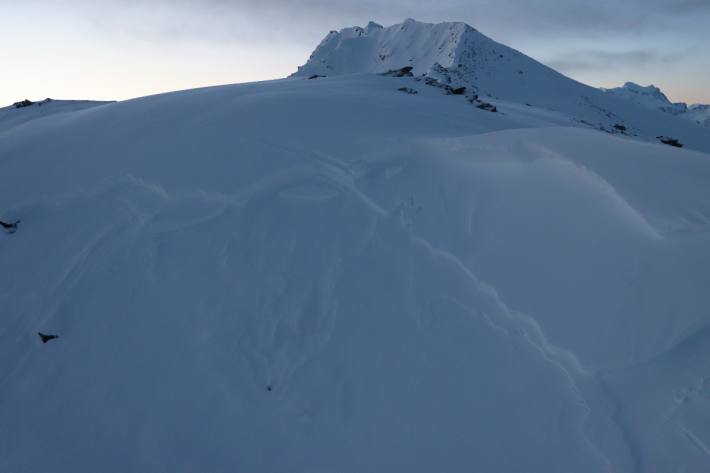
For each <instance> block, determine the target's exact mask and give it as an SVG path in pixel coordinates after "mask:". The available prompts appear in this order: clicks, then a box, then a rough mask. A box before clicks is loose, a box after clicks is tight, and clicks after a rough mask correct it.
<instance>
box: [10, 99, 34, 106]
mask: <svg viewBox="0 0 710 473" xmlns="http://www.w3.org/2000/svg"><path fill="white" fill-rule="evenodd" d="M12 105H14V106H15V108H23V107H29V106H30V105H34V102H33V101H31V100H27V99H25V100H21V101H19V102H15V103H13V104H12Z"/></svg>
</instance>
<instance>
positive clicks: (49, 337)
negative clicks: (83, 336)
mask: <svg viewBox="0 0 710 473" xmlns="http://www.w3.org/2000/svg"><path fill="white" fill-rule="evenodd" d="M37 335H39V338H40V339H42V343H47V342H48V341H50V340H54V339H55V338H59V335H50V334H46V333H42V332H37Z"/></svg>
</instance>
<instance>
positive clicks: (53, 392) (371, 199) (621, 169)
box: [0, 26, 710, 472]
mask: <svg viewBox="0 0 710 473" xmlns="http://www.w3.org/2000/svg"><path fill="white" fill-rule="evenodd" d="M370 28H371V29H373V28H377V27H376V26H371V27H370ZM378 31H379V30H378ZM380 34H382V33H380ZM437 61H438V59H437ZM387 67H389V65H388V66H387ZM310 72H311V71H309V74H310ZM360 72H364V71H360ZM307 77H310V75H308V76H307ZM307 77H301V75H299V76H297V77H294V78H290V79H284V80H278V81H270V82H263V83H254V84H241V85H230V86H222V87H213V88H205V89H195V90H189V91H182V92H175V93H170V94H163V95H157V96H152V97H145V98H140V99H135V100H130V101H125V102H119V103H112V104H104V105H98V106H94V107H91V108H87V109H84V110H78V111H71V112H66V113H55V114H48V115H46V116H43V117H40V118H36V119H33V120H30V121H25V122H23V123H20V124H16V125H13V126H10V127H3V126H2V125H1V124H0V175H2V177H3V185H2V186H0V202H2V203H3V208H2V210H1V212H0V219H2V220H12V219H21V220H22V222H21V224H20V227H19V229H18V231H17V232H16V233H14V234H12V235H9V234H0V261H2V265H3V269H4V270H3V271H2V272H0V307H2V312H1V313H0V419H1V420H2V422H0V471H8V472H10V471H18V472H24V471H28V472H31V471H55V472H77V471H87V472H88V471H104V472H112V471H115V472H125V471H170V472H181V471H182V472H192V471H211V472H228V471H263V472H269V471H297V472H332V471H338V472H382V471H411V472H418V471H421V472H431V471H460V470H475V471H546V472H569V471H574V472H587V471H588V472H606V471H619V472H622V471H623V472H626V471H641V472H667V471H703V470H704V469H707V467H708V465H710V454H709V453H708V452H709V451H710V449H709V446H710V428H708V426H709V425H710V410H709V409H708V402H709V401H710V399H709V398H708V389H710V381H709V379H710V377H709V376H708V369H707V366H708V361H710V343H709V342H710V331H709V330H708V327H709V326H710V325H709V323H710V313H709V312H708V307H710V293H709V292H708V291H707V287H709V286H710V273H709V272H708V271H707V268H708V267H709V266H710V193H709V192H708V188H709V187H708V185H709V184H710V155H708V154H705V153H702V152H697V151H691V150H686V149H675V148H671V147H668V146H664V145H661V144H653V143H648V142H645V141H643V140H639V139H633V138H632V137H629V136H624V135H622V134H617V135H611V134H607V133H600V132H598V131H595V130H591V129H587V128H584V127H580V126H579V123H577V122H572V121H571V120H570V117H569V116H568V115H565V114H563V113H561V112H559V111H550V110H549V109H545V108H543V107H535V106H527V105H525V104H516V103H515V102H512V101H504V100H500V101H497V102H496V103H497V104H498V105H500V106H501V110H502V111H501V112H499V113H491V112H489V111H486V110H483V109H480V108H477V107H475V106H472V104H471V103H470V102H469V101H468V100H467V99H466V98H465V97H463V96H456V95H446V94H445V92H444V90H443V89H441V88H438V87H431V86H427V85H426V84H425V82H424V81H416V80H415V79H416V77H384V76H380V75H375V74H371V73H354V74H339V75H333V77H325V78H323V77H319V78H316V79H312V80H309V79H308V78H307ZM401 88H411V89H416V91H417V94H410V93H403V92H402V91H400V90H398V89H401ZM599 93H600V94H601V92H599ZM620 103H625V102H620ZM629 107H631V105H629ZM629 109H631V108H629ZM634 113H635V112H634ZM659 114H660V112H659ZM661 115H662V114H661ZM668 119H669V120H671V119H673V117H668ZM649 120H650V119H649ZM662 120H666V117H665V116H663V118H662ZM663 123H671V122H662V123H661V125H658V124H656V125H654V126H662V124H663ZM679 123H685V122H682V121H680V122H679ZM686 125H687V126H688V127H691V126H694V125H693V124H692V123H687V124H686ZM678 126H679V127H680V125H678ZM679 129H680V128H679ZM689 129H690V128H689ZM693 133H694V132H693V131H690V132H688V135H687V136H691V135H693ZM698 136H699V135H698ZM698 143H701V144H702V142H701V141H700V139H699V141H698ZM37 332H42V333H51V334H58V335H59V336H60V338H58V339H55V340H51V341H49V342H48V343H46V344H43V343H42V341H41V340H40V339H39V337H38V336H37Z"/></svg>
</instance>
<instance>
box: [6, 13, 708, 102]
mask: <svg viewBox="0 0 710 473" xmlns="http://www.w3.org/2000/svg"><path fill="white" fill-rule="evenodd" d="M406 18H414V19H416V20H419V21H427V22H440V21H464V22H466V23H468V24H470V25H471V26H473V27H475V28H476V29H478V30H479V31H481V32H482V33H484V34H486V35H488V36H489V37H491V38H493V39H494V40H496V41H498V42H501V43H504V44H507V45H508V46H511V47H513V48H515V49H518V50H520V51H521V52H523V53H525V54H527V55H529V56H532V57H533V58H535V59H537V60H538V61H541V62H543V63H544V64H547V65H548V66H551V67H553V68H555V69H557V70H559V71H560V72H562V73H564V74H566V75H568V76H570V77H572V78H574V79H577V80H579V81H581V82H584V83H587V84H589V85H593V86H597V87H614V86H619V85H621V84H623V83H624V82H626V81H633V82H637V83H640V84H642V85H648V84H654V85H656V86H658V87H661V89H662V90H663V91H664V92H665V93H666V95H667V96H668V97H669V98H670V99H671V100H673V101H684V102H688V103H710V80H708V77H710V52H709V51H710V27H708V25H710V0H629V1H623V0H615V1H611V0H595V1H593V2H590V1H588V0H527V1H521V0H438V1H437V2H422V1H411V0H389V1H384V0H379V1H377V0H143V1H139V0H0V20H1V23H2V26H1V27H0V106H3V105H9V104H11V103H12V102H15V101H18V100H21V99H24V98H28V99H31V100H38V99H42V98H45V97H52V98H62V99H99V100H123V99H128V98H132V97H138V96H143V95H149V94H154V93H159V92H165V91H170V90H178V89H187V88H193V87H201V86H208V85H217V84H226V83H235V82H250V81H256V80H267V79H274V78H279V77H285V76H287V75H288V74H290V73H291V72H293V71H295V70H296V68H297V67H298V66H299V65H301V64H303V63H304V62H305V61H306V60H307V58H308V56H309V55H310V53H311V52H312V50H313V49H314V48H315V47H316V45H317V44H318V43H319V42H320V40H321V39H322V38H323V37H324V36H325V35H326V34H327V33H328V31H330V30H337V29H340V28H343V27H347V26H354V25H361V26H364V25H366V24H367V22H368V21H369V20H374V21H375V22H377V23H380V24H383V25H385V26H387V25H390V24H394V23H399V22H401V21H403V20H404V19H406Z"/></svg>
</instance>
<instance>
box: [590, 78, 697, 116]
mask: <svg viewBox="0 0 710 473" xmlns="http://www.w3.org/2000/svg"><path fill="white" fill-rule="evenodd" d="M602 90H603V91H605V92H607V93H609V94H611V95H614V96H616V97H619V98H622V99H625V100H631V101H632V102H635V103H637V104H639V105H641V106H643V107H645V108H650V109H657V110H661V111H663V112H666V113H671V114H673V115H680V114H683V113H685V112H686V111H687V109H688V106H687V105H686V104H685V103H683V102H678V103H673V102H671V101H670V100H668V97H666V94H664V93H663V92H662V91H661V89H659V88H658V87H656V86H655V85H653V84H651V85H647V86H642V85H639V84H636V83H635V82H626V83H625V84H624V85H623V86H622V87H615V88H612V89H602Z"/></svg>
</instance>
